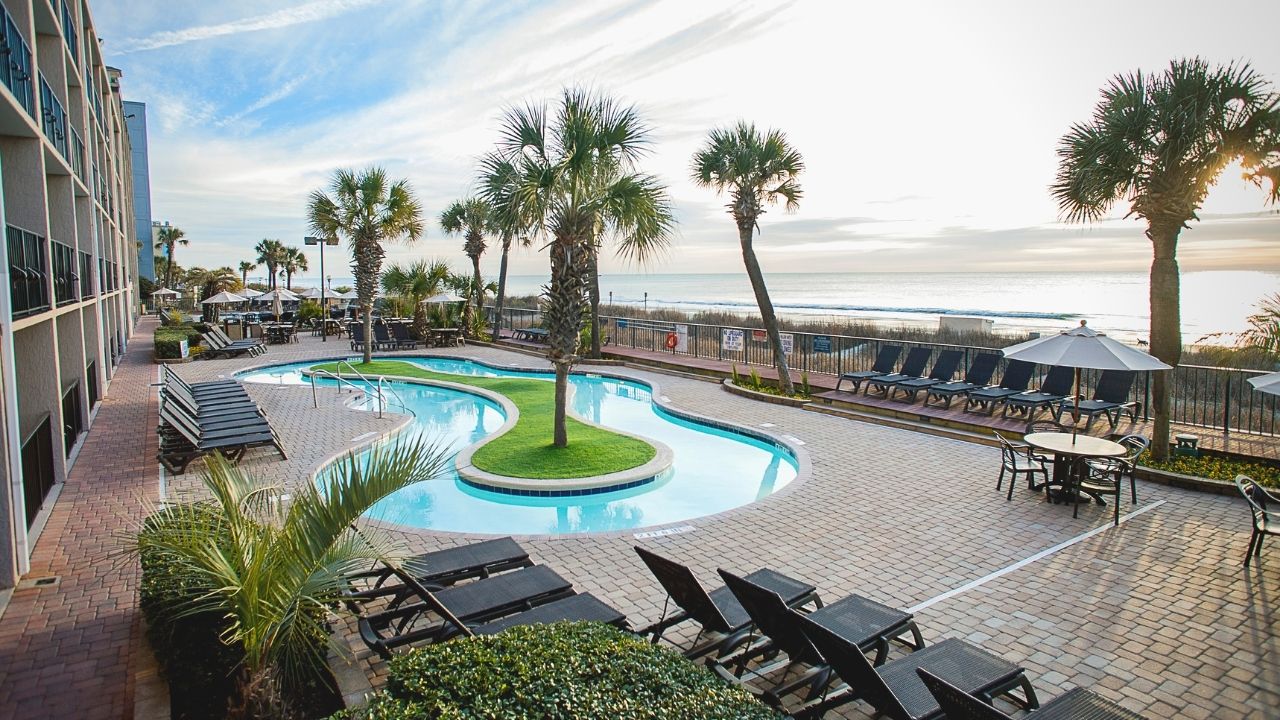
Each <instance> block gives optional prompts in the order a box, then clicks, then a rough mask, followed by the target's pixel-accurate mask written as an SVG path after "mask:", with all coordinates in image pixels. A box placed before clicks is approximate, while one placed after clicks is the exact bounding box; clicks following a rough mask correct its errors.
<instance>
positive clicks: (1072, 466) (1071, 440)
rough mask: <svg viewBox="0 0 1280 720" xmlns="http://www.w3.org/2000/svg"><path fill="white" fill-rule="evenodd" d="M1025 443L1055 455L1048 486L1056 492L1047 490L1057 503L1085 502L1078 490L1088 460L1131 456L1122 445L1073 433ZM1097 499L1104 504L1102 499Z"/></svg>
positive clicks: (1037, 436)
mask: <svg viewBox="0 0 1280 720" xmlns="http://www.w3.org/2000/svg"><path fill="white" fill-rule="evenodd" d="M1022 440H1023V442H1025V443H1026V444H1027V445H1029V446H1031V447H1032V448H1034V449H1036V450H1040V451H1043V452H1046V453H1051V454H1052V455H1053V471H1052V473H1050V476H1049V481H1048V482H1047V483H1045V485H1046V486H1056V488H1051V487H1045V493H1046V494H1047V495H1048V496H1049V499H1050V500H1053V501H1054V502H1067V503H1070V502H1077V503H1078V502H1081V501H1082V500H1081V497H1080V495H1079V493H1077V492H1076V491H1075V489H1074V487H1075V486H1076V479H1077V476H1078V474H1079V473H1081V472H1086V470H1085V461H1086V460H1089V459H1092V458H1115V457H1121V456H1123V455H1124V454H1125V453H1127V452H1128V450H1127V449H1126V448H1125V446H1123V445H1121V444H1120V443H1117V442H1112V441H1110V440H1107V439H1105V438H1100V437H1094V436H1092V435H1081V434H1079V433H1073V432H1036V433H1028V434H1027V435H1025V436H1023V438H1022ZM1037 489H1038V488H1037ZM1093 499H1094V500H1097V501H1098V502H1102V499H1101V498H1098V497H1094V498H1093ZM1086 502H1087V501H1086Z"/></svg>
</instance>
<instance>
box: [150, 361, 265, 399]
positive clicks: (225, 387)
mask: <svg viewBox="0 0 1280 720" xmlns="http://www.w3.org/2000/svg"><path fill="white" fill-rule="evenodd" d="M160 367H161V368H163V378H162V380H163V382H164V383H165V384H177V385H180V386H181V387H182V388H183V389H185V390H186V391H187V393H188V394H190V395H191V396H192V397H195V398H203V397H221V396H224V395H239V396H244V397H248V395H249V394H248V393H247V392H245V389H244V385H241V384H240V383H239V382H236V381H235V380H207V381H204V382H188V381H187V380H185V379H184V378H183V377H182V376H181V375H179V374H178V373H176V372H174V370H173V368H172V367H170V366H168V365H161V366H160Z"/></svg>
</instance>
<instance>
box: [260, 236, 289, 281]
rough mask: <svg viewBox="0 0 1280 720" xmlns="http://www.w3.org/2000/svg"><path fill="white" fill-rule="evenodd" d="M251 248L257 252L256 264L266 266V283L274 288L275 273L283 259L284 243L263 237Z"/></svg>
mask: <svg viewBox="0 0 1280 720" xmlns="http://www.w3.org/2000/svg"><path fill="white" fill-rule="evenodd" d="M253 249H254V250H255V251H257V253H258V264H259V265H262V266H264V267H266V268H267V285H268V286H270V287H271V289H272V290H275V289H276V273H277V272H278V271H279V268H280V265H281V263H282V262H283V261H284V243H282V242H280V241H279V240H271V239H269V238H263V239H262V241H260V242H259V243H258V244H257V245H254V246H253Z"/></svg>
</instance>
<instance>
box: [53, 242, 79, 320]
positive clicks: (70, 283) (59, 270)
mask: <svg viewBox="0 0 1280 720" xmlns="http://www.w3.org/2000/svg"><path fill="white" fill-rule="evenodd" d="M52 246H53V254H52V261H53V262H52V264H53V301H54V302H55V303H56V304H58V305H59V306H61V305H66V304H67V303H73V302H76V301H77V300H79V299H80V276H79V275H78V274H76V270H77V269H78V268H77V266H78V265H79V263H78V258H77V257H76V249H75V248H73V247H71V246H70V245H66V244H64V243H60V242H58V241H57V240H54V241H53V243H52Z"/></svg>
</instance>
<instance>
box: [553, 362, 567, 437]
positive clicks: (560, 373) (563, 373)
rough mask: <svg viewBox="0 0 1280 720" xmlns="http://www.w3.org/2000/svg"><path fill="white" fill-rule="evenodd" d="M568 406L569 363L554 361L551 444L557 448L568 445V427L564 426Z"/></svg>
mask: <svg viewBox="0 0 1280 720" xmlns="http://www.w3.org/2000/svg"><path fill="white" fill-rule="evenodd" d="M568 407H569V364H568V363H565V362H558V363H556V413H555V420H554V428H555V430H554V433H553V438H552V444H553V445H555V446H556V447H558V448H562V447H567V446H568V445H569V433H568V428H567V427H566V426H565V412H566V408H568Z"/></svg>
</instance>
